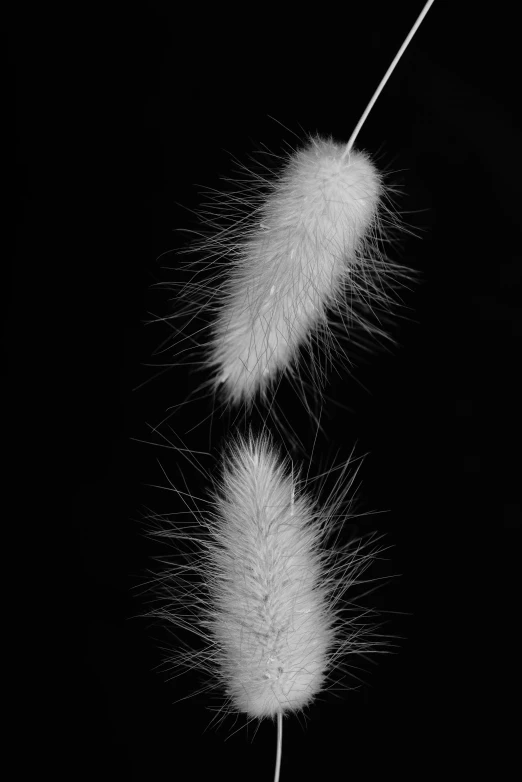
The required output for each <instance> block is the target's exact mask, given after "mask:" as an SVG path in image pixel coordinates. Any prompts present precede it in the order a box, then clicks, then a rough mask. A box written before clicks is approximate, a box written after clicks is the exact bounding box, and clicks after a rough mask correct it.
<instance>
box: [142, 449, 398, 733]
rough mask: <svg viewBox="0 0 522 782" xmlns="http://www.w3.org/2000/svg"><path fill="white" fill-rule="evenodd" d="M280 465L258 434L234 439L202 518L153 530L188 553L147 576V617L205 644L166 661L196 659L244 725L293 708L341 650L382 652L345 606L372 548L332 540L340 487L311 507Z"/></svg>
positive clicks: (359, 615)
mask: <svg viewBox="0 0 522 782" xmlns="http://www.w3.org/2000/svg"><path fill="white" fill-rule="evenodd" d="M288 467H289V465H288V463H287V462H285V461H284V460H281V458H280V456H279V453H278V451H277V449H275V448H274V446H273V444H272V443H271V440H270V438H269V437H268V435H264V436H263V437H261V438H259V439H255V438H254V437H252V436H251V437H250V439H248V440H244V439H241V438H240V439H238V440H236V441H235V442H234V443H233V445H232V447H231V448H229V450H228V453H227V455H226V456H225V459H224V466H223V471H222V473H221V479H220V482H219V484H218V486H217V487H216V489H215V491H214V494H213V497H212V511H211V512H210V513H203V514H201V517H200V519H199V526H198V525H195V526H190V527H189V528H188V530H187V529H186V528H184V529H183V530H180V527H179V522H178V523H176V524H169V523H167V522H166V520H165V519H164V518H162V519H161V520H160V525H159V532H158V533H157V534H160V535H161V536H167V537H171V538H172V540H173V541H175V542H176V544H177V545H181V546H182V547H183V544H184V543H185V544H186V543H187V541H189V543H190V546H189V551H188V552H185V558H184V559H185V561H184V563H183V564H182V565H175V564H174V565H173V567H172V568H170V569H169V570H167V571H166V572H165V573H164V575H163V576H162V577H161V578H159V579H158V583H159V584H160V586H161V589H160V594H159V598H160V601H161V602H160V608H159V609H155V610H154V611H153V613H154V615H156V616H160V617H161V618H162V619H164V620H165V619H166V620H167V621H168V622H171V623H173V624H174V625H177V626H181V627H184V628H185V629H187V630H189V631H191V632H193V633H195V634H197V635H199V636H200V637H201V638H203V640H204V648H203V650H202V651H199V652H196V651H192V650H191V651H190V652H188V653H184V652H180V653H177V654H174V656H173V658H172V662H173V664H174V665H175V666H177V665H184V664H185V665H188V666H191V667H193V666H194V664H195V663H196V661H197V662H199V665H200V667H202V668H203V669H204V670H206V671H207V673H209V674H210V677H211V679H212V680H213V681H214V682H215V683H216V684H217V685H218V687H219V689H220V690H221V692H222V693H223V694H224V695H225V700H226V705H225V707H224V708H225V710H228V711H232V712H243V713H245V714H246V715H248V717H249V718H258V719H259V718H264V717H272V718H275V717H276V716H277V715H278V714H279V713H286V712H295V711H299V710H301V709H303V708H304V707H305V706H307V705H308V704H310V703H311V701H312V700H313V699H314V697H315V696H316V695H318V694H319V693H320V692H321V691H322V690H323V689H325V686H326V681H327V679H328V677H329V676H330V675H331V673H332V671H333V670H334V669H335V668H336V667H337V666H338V665H339V663H340V662H342V661H345V658H346V655H347V654H354V653H360V652H372V651H380V647H381V646H386V642H385V641H379V640H377V638H378V635H377V634H376V633H375V625H374V624H373V625H372V623H371V621H369V620H368V616H367V613H365V612H363V610H362V609H360V608H359V607H354V606H351V605H350V601H349V593H350V590H351V589H353V587H354V585H355V584H356V583H357V582H358V580H359V579H360V577H361V575H362V573H363V572H364V571H365V570H366V568H367V567H368V566H369V565H370V564H371V563H372V562H373V560H374V559H375V556H376V554H377V552H378V551H379V550H382V549H378V548H376V547H375V545H374V544H375V540H374V539H371V538H370V539H368V540H367V541H366V542H364V541H361V540H357V541H351V542H350V543H349V544H346V545H344V546H340V545H339V544H338V542H337V535H338V533H339V529H340V526H342V523H341V522H340V521H339V518H338V516H337V511H338V510H339V504H340V502H341V499H342V502H344V500H345V497H346V492H347V491H348V489H349V488H350V485H351V481H349V482H348V485H346V486H344V487H343V489H342V491H341V492H339V495H338V496H336V497H335V500H334V501H333V502H332V503H330V504H329V506H328V507H326V508H320V507H319V506H318V504H317V502H316V501H315V500H314V499H312V497H311V496H310V495H309V494H308V493H307V492H306V491H304V490H303V488H302V487H301V484H300V482H299V481H297V480H296V478H295V477H294V474H293V470H292V472H290V471H289V469H288ZM343 474H344V473H343ZM334 532H335V536H334ZM332 537H335V540H336V545H331V538H332ZM329 541H330V543H329ZM191 563H192V564H191ZM192 568H193V570H194V572H195V573H197V574H198V576H199V578H200V586H199V587H198V586H197V584H196V585H195V584H194V581H193V580H192V579H191V578H190V577H189V571H190V570H192ZM162 598H163V600H162ZM165 598H166V600H165Z"/></svg>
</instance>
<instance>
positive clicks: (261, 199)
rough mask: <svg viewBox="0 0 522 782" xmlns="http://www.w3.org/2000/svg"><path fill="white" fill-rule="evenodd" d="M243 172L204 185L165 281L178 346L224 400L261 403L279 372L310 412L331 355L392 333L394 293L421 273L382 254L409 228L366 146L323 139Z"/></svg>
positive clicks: (351, 355) (346, 356) (338, 356)
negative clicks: (193, 221) (261, 169)
mask: <svg viewBox="0 0 522 782" xmlns="http://www.w3.org/2000/svg"><path fill="white" fill-rule="evenodd" d="M242 169H243V171H244V172H245V173H246V176H244V177H242V178H238V179H236V180H233V182H234V188H233V189H232V188H231V187H229V189H228V191H227V189H225V190H224V191H215V192H214V191H212V190H210V191H208V193H209V200H208V201H207V203H206V209H201V211H200V212H199V217H200V219H201V221H202V224H203V233H202V234H201V235H200V238H199V239H198V240H197V241H195V242H193V243H192V244H191V245H190V246H189V247H188V248H186V252H188V253H195V254H196V256H197V260H195V261H191V262H190V263H187V264H185V265H181V267H180V272H182V273H183V270H184V271H185V272H188V273H189V275H190V277H188V278H186V279H185V282H184V283H182V284H180V285H177V284H176V283H172V284H171V283H166V285H167V286H168V287H171V286H172V287H174V289H175V290H176V293H177V296H176V309H175V312H174V314H173V315H172V316H171V321H172V326H173V330H174V333H175V335H176V336H175V344H176V346H177V347H178V351H179V352H178V354H177V355H179V356H182V360H183V363H187V361H189V362H192V363H193V365H194V364H195V365H196V366H198V367H199V368H201V369H202V370H204V372H205V378H204V379H203V382H202V386H201V387H202V388H206V389H211V390H212V391H213V392H214V393H215V394H216V396H217V398H218V399H219V400H220V401H221V402H222V403H223V404H224V405H225V406H227V405H230V406H232V407H235V406H237V405H245V406H246V407H249V406H250V405H252V404H256V402H257V400H262V401H266V399H267V396H268V394H269V393H270V394H271V393H272V392H273V391H274V390H275V387H276V384H277V382H278V381H279V379H280V378H281V377H282V375H283V374H284V375H286V376H287V377H288V378H289V379H290V381H291V383H292V384H293V385H294V388H295V389H296V391H297V395H298V398H299V400H300V402H302V403H303V404H304V407H305V408H306V409H307V411H309V412H311V408H312V407H313V406H314V404H315V401H316V400H320V399H321V398H322V394H323V390H324V380H325V378H326V377H327V370H328V368H329V366H330V365H331V364H332V365H334V366H335V361H340V363H342V364H346V363H348V364H349V365H350V367H351V366H352V365H353V361H354V359H356V357H357V355H359V354H360V351H361V349H363V350H366V349H368V348H371V347H373V346H375V345H377V344H379V345H381V346H384V345H385V343H386V342H387V341H388V340H391V341H392V342H393V340H392V339H391V337H390V334H389V328H388V324H387V321H389V320H390V317H389V315H390V313H391V312H394V313H398V312H399V310H400V307H401V303H400V299H399V297H398V296H397V290H398V289H400V288H402V287H404V285H405V283H406V282H407V281H409V280H411V279H413V278H414V276H415V275H414V274H413V273H412V272H411V270H408V269H407V268H406V267H404V266H401V265H399V264H397V263H395V262H394V261H391V260H390V259H389V258H388V257H387V254H386V245H387V244H389V243H391V242H392V241H393V239H394V238H395V236H396V234H397V233H398V232H399V231H401V230H402V224H401V222H400V220H399V218H398V217H397V213H396V212H395V211H394V208H393V202H392V194H393V192H394V188H393V187H391V186H390V185H389V184H387V183H386V182H385V178H384V176H383V175H381V174H380V173H379V171H378V170H377V169H376V167H375V165H374V164H373V163H372V161H371V159H370V157H369V156H368V155H367V154H366V153H365V152H361V151H357V150H353V149H352V150H351V152H350V153H349V154H346V147H345V145H344V144H338V143H337V142H335V141H333V140H331V139H324V138H319V137H317V138H312V139H309V140H308V142H307V143H306V144H305V145H304V146H303V147H302V148H301V149H298V150H297V151H295V152H293V153H292V154H290V155H289V156H288V158H286V159H285V161H284V163H283V165H282V166H281V167H280V170H279V171H274V172H271V173H270V174H269V175H268V176H264V175H259V174H258V173H254V171H253V170H249V169H248V168H246V167H244V166H242ZM178 320H180V321H182V323H181V325H180V326H179V327H178V326H177V325H176V321H178ZM303 349H304V351H303ZM308 390H311V394H309V393H308ZM310 400H312V403H311V401H310ZM270 401H272V400H270ZM312 415H313V413H312Z"/></svg>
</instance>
